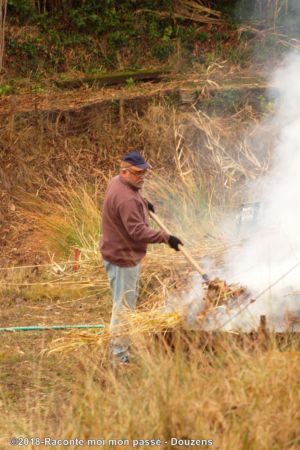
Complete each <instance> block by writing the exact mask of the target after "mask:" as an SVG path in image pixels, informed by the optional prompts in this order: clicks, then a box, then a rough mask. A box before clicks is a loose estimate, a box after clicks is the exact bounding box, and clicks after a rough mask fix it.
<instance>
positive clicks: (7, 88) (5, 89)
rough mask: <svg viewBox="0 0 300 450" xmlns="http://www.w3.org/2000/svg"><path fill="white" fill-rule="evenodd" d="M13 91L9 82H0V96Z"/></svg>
mask: <svg viewBox="0 0 300 450" xmlns="http://www.w3.org/2000/svg"><path fill="white" fill-rule="evenodd" d="M13 93H14V88H13V86H11V85H9V84H0V96H3V95H9V94H13Z"/></svg>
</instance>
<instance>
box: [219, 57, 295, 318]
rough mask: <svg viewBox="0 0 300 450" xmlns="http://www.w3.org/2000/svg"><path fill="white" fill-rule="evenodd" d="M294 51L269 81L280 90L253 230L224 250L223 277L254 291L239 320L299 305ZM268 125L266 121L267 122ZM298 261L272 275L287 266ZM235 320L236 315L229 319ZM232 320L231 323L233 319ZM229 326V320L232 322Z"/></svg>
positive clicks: (279, 311)
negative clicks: (269, 164) (255, 298)
mask: <svg viewBox="0 0 300 450" xmlns="http://www.w3.org/2000/svg"><path fill="white" fill-rule="evenodd" d="M299 78H300V56H299V55H297V54H291V55H289V56H288V57H286V59H285V60H284V61H283V64H282V65H281V67H280V68H279V69H277V70H276V72H275V74H274V76H273V77H272V80H271V83H272V85H273V86H275V87H276V88H277V89H278V91H279V94H280V97H279V100H278V104H277V108H276V113H275V115H274V117H273V118H272V120H271V126H272V127H271V128H272V130H273V133H274V135H276V136H277V139H276V143H275V148H274V156H273V161H272V168H271V169H270V171H269V173H268V176H267V177H264V180H263V183H261V182H260V184H261V194H260V215H259V220H258V224H257V226H256V228H255V230H254V231H253V233H252V234H251V235H250V236H248V238H246V239H245V240H244V241H243V243H242V244H241V245H240V246H239V247H238V248H236V249H234V250H232V251H230V252H229V253H228V254H227V255H226V266H227V267H228V270H227V272H226V274H225V275H224V276H225V277H226V280H227V281H229V282H234V283H238V284H243V285H245V286H247V288H248V289H249V290H250V291H251V292H252V294H253V295H254V296H257V295H259V294H260V292H261V291H263V290H265V289H266V288H267V287H268V286H270V289H269V290H268V291H267V293H266V294H265V295H264V296H262V297H261V298H259V299H258V301H257V303H255V304H253V305H251V307H249V309H248V311H247V313H246V314H243V317H241V316H240V317H239V323H240V324H241V323H245V322H247V321H248V322H249V321H250V320H252V322H257V320H258V318H259V315H260V314H271V315H273V316H276V317H280V316H281V317H282V318H283V316H284V313H285V311H286V310H293V311H297V310H299V311H300V297H299V299H298V300H297V297H296V296H293V295H291V293H292V292H293V291H297V290H299V288H300V208H299V203H298V202H299V199H300V83H299ZM269 125H270V124H269ZM298 262H299V266H298V267H297V268H296V269H295V270H293V271H292V272H291V273H289V274H288V275H287V276H286V277H284V279H283V280H281V281H280V282H278V283H277V281H278V280H279V279H280V277H282V276H283V275H284V274H285V273H287V272H288V271H289V270H290V269H291V268H292V267H293V266H295V265H296V264H297V263H298ZM272 285H274V286H272ZM235 322H236V321H235ZM235 325H236V323H235ZM232 326H233V322H232Z"/></svg>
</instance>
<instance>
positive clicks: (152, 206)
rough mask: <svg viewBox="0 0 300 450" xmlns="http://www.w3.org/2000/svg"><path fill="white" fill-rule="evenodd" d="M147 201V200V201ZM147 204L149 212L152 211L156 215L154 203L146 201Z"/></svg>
mask: <svg viewBox="0 0 300 450" xmlns="http://www.w3.org/2000/svg"><path fill="white" fill-rule="evenodd" d="M145 200H146V199H145ZM146 202H147V207H148V210H149V211H151V212H153V213H154V214H155V209H154V205H152V203H150V202H149V200H146Z"/></svg>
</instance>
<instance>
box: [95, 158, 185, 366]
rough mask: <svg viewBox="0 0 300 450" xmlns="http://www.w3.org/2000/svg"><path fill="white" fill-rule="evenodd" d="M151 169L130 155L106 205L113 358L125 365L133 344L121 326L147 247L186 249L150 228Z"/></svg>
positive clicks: (105, 256)
mask: <svg viewBox="0 0 300 450" xmlns="http://www.w3.org/2000/svg"><path fill="white" fill-rule="evenodd" d="M149 169H150V165H149V164H148V163H147V162H146V161H145V159H144V158H143V156H142V155H141V154H140V153H139V152H138V151H132V152H129V153H127V154H126V155H125V156H124V157H123V159H122V162H121V168H120V174H119V175H117V176H116V177H114V178H113V179H112V180H111V182H110V184H109V186H108V188H107V191H106V194H105V198H104V203H103V213H102V240H101V244H100V252H101V254H102V258H103V264H104V267H105V269H106V272H107V275H108V278H109V282H110V286H111V289H112V294H113V308H112V317H111V331H112V334H113V335H114V337H113V340H112V354H113V357H114V358H115V360H116V361H117V362H121V363H128V362H129V354H128V344H129V342H128V338H127V337H126V336H120V324H121V323H122V316H123V317H124V314H126V311H128V310H134V309H135V306H136V301H137V296H138V283H139V277H140V262H141V260H142V259H143V258H144V256H145V255H146V251H147V244H150V243H151V244H162V243H168V244H169V245H170V247H172V248H173V249H175V250H176V251H178V250H179V247H178V245H179V244H181V245H182V242H181V241H180V239H178V238H177V237H176V236H170V235H169V234H167V233H165V232H164V231H157V230H154V229H152V228H150V227H149V225H148V210H149V211H152V212H154V207H153V205H152V204H151V203H150V202H149V201H147V200H145V199H144V198H143V197H142V196H141V194H140V190H141V188H142V187H143V184H144V180H145V176H146V174H147V172H148V170H149Z"/></svg>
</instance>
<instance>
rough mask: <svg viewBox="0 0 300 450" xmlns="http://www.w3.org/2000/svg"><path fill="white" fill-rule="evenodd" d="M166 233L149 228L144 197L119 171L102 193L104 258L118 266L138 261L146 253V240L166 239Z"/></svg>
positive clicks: (102, 250) (102, 249)
mask: <svg viewBox="0 0 300 450" xmlns="http://www.w3.org/2000/svg"><path fill="white" fill-rule="evenodd" d="M168 239H169V235H168V234H167V233H165V232H164V231H156V230H153V229H151V228H149V225H148V209H147V206H146V201H145V200H144V199H143V198H142V196H141V195H140V193H139V190H138V189H135V188H134V187H133V186H131V185H130V184H128V183H127V182H126V181H125V180H124V179H123V178H122V177H121V176H120V175H118V176H116V177H114V178H113V179H112V180H111V182H110V184H109V186H108V188H107V191H106V194H105V197H104V203H103V213H102V239H101V241H100V252H101V254H102V257H103V259H104V260H106V261H108V262H110V263H112V264H115V265H116V266H120V267H132V266H135V265H137V264H138V263H139V262H140V261H141V259H142V258H143V257H144V256H145V255H146V251H147V244H150V243H163V242H165V243H167V242H168Z"/></svg>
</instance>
